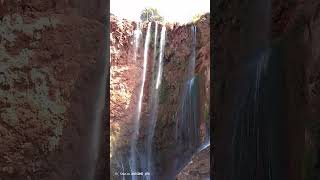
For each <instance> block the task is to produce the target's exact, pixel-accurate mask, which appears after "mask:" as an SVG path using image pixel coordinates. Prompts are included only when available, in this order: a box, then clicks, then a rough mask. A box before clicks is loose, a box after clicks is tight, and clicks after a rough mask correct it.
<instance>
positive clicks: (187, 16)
mask: <svg viewBox="0 0 320 180" xmlns="http://www.w3.org/2000/svg"><path fill="white" fill-rule="evenodd" d="M146 7H153V8H156V9H158V11H159V14H160V15H161V16H163V17H164V20H165V21H168V22H180V23H184V22H189V21H191V20H192V17H193V16H194V15H196V14H199V13H206V12H210V0H111V1H110V12H111V13H112V14H114V15H116V16H118V17H121V18H125V19H128V20H135V21H137V20H139V17H140V13H141V11H142V10H143V9H144V8H146Z"/></svg>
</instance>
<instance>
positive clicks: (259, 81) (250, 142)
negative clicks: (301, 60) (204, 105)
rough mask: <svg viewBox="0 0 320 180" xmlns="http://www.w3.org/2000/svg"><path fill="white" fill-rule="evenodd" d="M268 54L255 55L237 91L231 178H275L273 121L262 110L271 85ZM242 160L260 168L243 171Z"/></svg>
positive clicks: (250, 165) (265, 52)
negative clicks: (266, 84)
mask: <svg viewBox="0 0 320 180" xmlns="http://www.w3.org/2000/svg"><path fill="white" fill-rule="evenodd" d="M269 54H270V53H269V51H268V50H266V51H264V52H262V53H261V52H260V53H259V55H258V56H257V57H255V58H252V59H253V60H252V61H251V62H250V64H248V66H247V68H248V71H247V73H246V74H245V77H244V79H246V80H245V82H244V81H241V87H245V88H244V89H242V90H239V91H238V93H239V95H238V96H237V97H238V99H237V100H236V103H235V107H236V108H235V109H236V110H235V112H233V118H234V120H235V125H234V134H233V138H232V145H233V162H234V168H233V171H232V179H248V178H249V179H250V178H254V179H272V175H271V171H272V169H271V168H272V165H271V164H272V162H271V157H272V155H271V153H272V142H271V141H272V140H271V136H270V129H269V126H270V122H271V121H270V120H268V119H267V118H266V117H267V116H266V115H264V113H265V112H264V109H263V108H264V107H263V106H265V103H264V101H265V100H264V98H265V97H264V96H265V95H266V94H265V93H266V92H267V90H266V88H269V87H266V86H265V78H266V73H267V70H268V63H269V62H268V61H269ZM240 94H241V95H242V96H240ZM267 121H270V122H267ZM243 162H246V163H247V165H249V167H256V166H257V168H260V169H257V170H252V169H246V170H243V169H241V168H240V167H241V166H242V165H243ZM240 169H241V170H240ZM256 171H257V172H256Z"/></svg>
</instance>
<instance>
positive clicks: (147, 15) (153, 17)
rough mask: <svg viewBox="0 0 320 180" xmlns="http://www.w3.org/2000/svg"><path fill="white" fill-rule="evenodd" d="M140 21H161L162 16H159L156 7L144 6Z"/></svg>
mask: <svg viewBox="0 0 320 180" xmlns="http://www.w3.org/2000/svg"><path fill="white" fill-rule="evenodd" d="M140 19H141V21H160V22H163V20H164V19H163V17H162V16H160V14H159V11H158V10H157V9H156V8H151V7H150V8H145V9H144V10H142V12H141V15H140Z"/></svg>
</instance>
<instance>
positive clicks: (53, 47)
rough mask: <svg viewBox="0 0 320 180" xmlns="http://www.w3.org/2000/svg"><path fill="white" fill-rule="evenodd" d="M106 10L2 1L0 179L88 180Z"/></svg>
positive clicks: (27, 0) (29, 0)
mask: <svg viewBox="0 0 320 180" xmlns="http://www.w3.org/2000/svg"><path fill="white" fill-rule="evenodd" d="M101 2H102V1H101ZM101 2H99V1H92V2H91V4H90V5H89V4H84V3H81V2H80V1H79V2H75V1H62V0H61V1H51V0H45V1H38V0H22V1H7V0H4V1H1V5H0V40H1V41H0V94H1V96H0V149H1V151H0V179H6V180H20V179H68V180H71V179H81V176H84V175H85V174H84V173H85V172H84V171H83V169H81V168H82V167H81V166H83V165H84V164H85V162H84V161H85V160H84V159H81V157H83V156H85V154H86V152H85V149H86V148H85V147H86V144H85V143H88V141H89V139H87V137H88V136H89V135H88V134H89V133H90V130H89V129H88V127H90V126H91V123H90V120H89V119H90V117H91V116H92V115H91V113H92V112H93V109H90V108H91V106H92V105H93V104H94V103H95V101H96V100H95V99H96V95H95V93H96V90H95V88H96V87H97V82H96V81H95V80H93V79H95V78H97V77H99V76H101V72H103V71H104V67H105V64H106V63H105V62H106V59H103V57H104V56H103V55H104V54H105V51H106V48H105V46H104V43H105V41H104V40H103V37H104V33H105V32H104V25H103V22H104V21H103V19H102V18H103V15H104V13H105V12H104V8H105V5H103V3H101ZM99 4H100V5H99ZM86 5H88V6H87V7H86ZM97 5H99V6H97ZM88 7H91V9H92V8H93V9H94V7H96V8H95V12H96V14H92V13H90V12H89V10H88V9H86V8H88ZM98 7H99V8H98ZM100 8H101V9H100ZM102 9H103V10H102ZM90 99H91V100H90ZM104 148H105V147H104ZM81 149H83V150H81ZM82 151H83V152H82ZM104 153H105V152H104ZM104 153H101V155H100V156H101V157H103V158H101V159H103V160H101V161H100V162H99V165H98V166H97V167H98V170H97V172H99V173H98V174H100V176H101V174H103V171H102V170H103V168H104V165H105V162H106V159H105V156H106V155H105V154H104ZM97 178H98V176H97Z"/></svg>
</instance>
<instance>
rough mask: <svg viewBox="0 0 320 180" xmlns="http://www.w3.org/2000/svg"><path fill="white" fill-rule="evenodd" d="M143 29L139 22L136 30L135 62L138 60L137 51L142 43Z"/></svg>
mask: <svg viewBox="0 0 320 180" xmlns="http://www.w3.org/2000/svg"><path fill="white" fill-rule="evenodd" d="M141 34H142V32H141V29H140V22H138V23H137V28H136V30H134V58H133V60H134V62H136V61H137V53H138V50H139V43H140V38H141Z"/></svg>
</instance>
